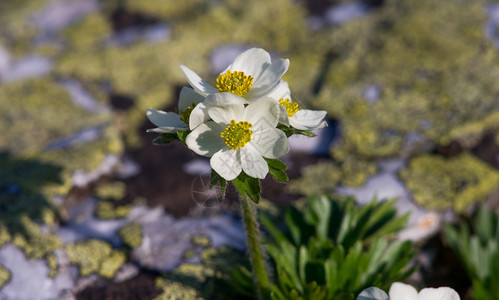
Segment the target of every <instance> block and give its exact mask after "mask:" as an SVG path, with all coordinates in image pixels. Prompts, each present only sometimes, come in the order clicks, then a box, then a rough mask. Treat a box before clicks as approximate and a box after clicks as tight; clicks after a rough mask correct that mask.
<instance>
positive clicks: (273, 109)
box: [243, 98, 279, 130]
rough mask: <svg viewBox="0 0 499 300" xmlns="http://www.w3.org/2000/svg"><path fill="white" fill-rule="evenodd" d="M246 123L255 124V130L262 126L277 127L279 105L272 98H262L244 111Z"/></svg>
mask: <svg viewBox="0 0 499 300" xmlns="http://www.w3.org/2000/svg"><path fill="white" fill-rule="evenodd" d="M243 118H244V120H245V121H248V122H250V123H251V124H253V130H258V128H259V127H261V126H266V127H276V126H277V122H278V118H279V108H278V104H277V103H276V102H275V101H274V100H273V99H271V98H261V99H259V100H257V101H255V102H252V103H250V104H249V105H248V106H247V107H246V108H245V109H244V116H243Z"/></svg>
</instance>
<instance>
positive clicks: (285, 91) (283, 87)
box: [267, 80, 291, 101]
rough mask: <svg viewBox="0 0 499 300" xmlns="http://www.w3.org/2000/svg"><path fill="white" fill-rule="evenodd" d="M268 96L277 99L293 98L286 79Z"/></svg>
mask: <svg viewBox="0 0 499 300" xmlns="http://www.w3.org/2000/svg"><path fill="white" fill-rule="evenodd" d="M267 97H269V98H272V99H274V100H276V101H279V100H281V99H289V100H291V91H290V89H289V85H288V83H287V82H286V81H284V80H281V81H280V82H279V84H278V85H277V87H276V88H275V89H274V90H273V91H272V92H271V93H270V94H268V95H267Z"/></svg>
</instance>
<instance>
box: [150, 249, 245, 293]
mask: <svg viewBox="0 0 499 300" xmlns="http://www.w3.org/2000/svg"><path fill="white" fill-rule="evenodd" d="M201 258H202V262H201V264H183V265H181V266H180V267H178V268H176V269H175V270H174V271H172V272H169V273H166V274H165V275H164V276H163V277H160V278H159V280H158V281H157V285H158V287H160V288H161V289H162V290H163V293H162V294H161V295H160V296H158V297H157V298H156V300H166V299H212V297H213V296H214V295H216V297H217V299H229V298H227V297H226V296H225V295H224V293H223V291H222V290H220V289H217V286H216V281H217V280H219V279H221V278H223V277H224V274H227V273H228V271H229V270H230V269H232V268H234V266H235V265H241V264H242V265H247V263H248V262H247V258H246V257H245V255H244V254H243V253H241V252H239V251H236V250H234V249H231V248H228V247H218V248H210V249H207V250H205V251H203V252H202V254H201Z"/></svg>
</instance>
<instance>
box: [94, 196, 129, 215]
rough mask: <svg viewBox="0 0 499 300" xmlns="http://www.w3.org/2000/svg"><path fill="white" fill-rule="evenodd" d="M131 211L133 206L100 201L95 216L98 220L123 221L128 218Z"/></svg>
mask: <svg viewBox="0 0 499 300" xmlns="http://www.w3.org/2000/svg"><path fill="white" fill-rule="evenodd" d="M131 209H132V206H131V205H115V204H114V203H112V202H109V201H100V202H99V203H98V204H97V209H96V210H95V215H96V216H97V218H99V219H104V220H110V219H123V218H126V217H127V216H128V214H129V213H130V210H131Z"/></svg>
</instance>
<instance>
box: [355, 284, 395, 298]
mask: <svg viewBox="0 0 499 300" xmlns="http://www.w3.org/2000/svg"><path fill="white" fill-rule="evenodd" d="M357 300H388V295H387V294H386V293H385V291H383V290H382V289H379V288H377V287H370V288H367V289H365V290H363V291H362V292H361V293H360V294H359V296H358V297H357Z"/></svg>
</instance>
